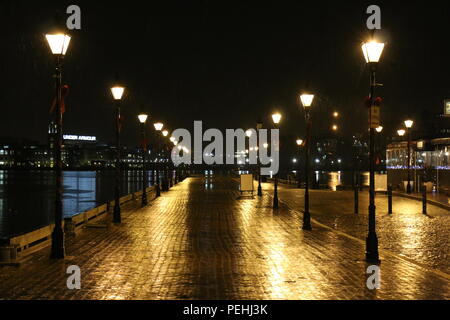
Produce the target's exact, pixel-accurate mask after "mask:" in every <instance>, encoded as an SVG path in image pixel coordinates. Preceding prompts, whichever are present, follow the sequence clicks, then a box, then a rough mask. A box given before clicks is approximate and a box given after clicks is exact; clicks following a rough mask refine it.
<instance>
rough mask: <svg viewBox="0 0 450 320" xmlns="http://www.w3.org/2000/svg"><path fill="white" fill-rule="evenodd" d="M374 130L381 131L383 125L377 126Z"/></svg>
mask: <svg viewBox="0 0 450 320" xmlns="http://www.w3.org/2000/svg"><path fill="white" fill-rule="evenodd" d="M375 130H376V132H378V133H381V131H383V127H382V126H378V127H376V128H375Z"/></svg>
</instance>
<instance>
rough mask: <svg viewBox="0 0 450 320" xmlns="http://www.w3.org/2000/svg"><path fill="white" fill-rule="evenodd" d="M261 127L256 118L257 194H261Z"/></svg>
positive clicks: (259, 121) (260, 122)
mask: <svg viewBox="0 0 450 320" xmlns="http://www.w3.org/2000/svg"><path fill="white" fill-rule="evenodd" d="M262 127H263V124H262V121H261V120H258V122H257V123H256V130H257V131H256V151H258V157H257V161H258V196H259V197H261V196H262V187H261V162H260V155H259V130H261V129H262Z"/></svg>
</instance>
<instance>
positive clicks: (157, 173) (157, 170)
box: [153, 122, 164, 197]
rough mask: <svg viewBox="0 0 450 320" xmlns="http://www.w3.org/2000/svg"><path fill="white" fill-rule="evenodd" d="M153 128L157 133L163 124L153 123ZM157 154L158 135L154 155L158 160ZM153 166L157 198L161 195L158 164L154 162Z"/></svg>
mask: <svg viewBox="0 0 450 320" xmlns="http://www.w3.org/2000/svg"><path fill="white" fill-rule="evenodd" d="M153 126H154V127H155V130H156V131H157V132H159V131H161V130H162V128H163V127H164V124H162V123H161V122H155V123H154V124H153ZM158 153H159V136H158V134H156V155H157V158H158ZM155 166H156V179H155V188H156V196H157V197H159V196H160V195H161V186H160V184H159V164H158V162H156V164H155Z"/></svg>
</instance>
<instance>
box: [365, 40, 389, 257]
mask: <svg viewBox="0 0 450 320" xmlns="http://www.w3.org/2000/svg"><path fill="white" fill-rule="evenodd" d="M361 49H362V51H363V54H364V58H365V60H366V63H367V64H368V66H369V68H370V95H369V115H370V138H369V158H370V160H369V161H370V179H369V180H370V186H369V232H368V235H367V238H366V261H368V262H376V263H377V262H379V261H380V259H379V255H378V238H377V234H376V228H375V224H376V220H375V210H376V208H375V154H374V153H375V152H374V151H375V144H374V137H375V128H376V127H377V126H378V125H377V124H376V123H375V122H376V121H373V120H375V117H374V116H375V112H376V109H375V107H374V101H375V99H374V94H375V87H376V85H377V83H376V80H375V73H376V68H377V65H378V62H379V60H380V57H381V54H382V52H383V49H384V43H379V42H377V41H370V42H366V43H364V44H363V45H362V47H361Z"/></svg>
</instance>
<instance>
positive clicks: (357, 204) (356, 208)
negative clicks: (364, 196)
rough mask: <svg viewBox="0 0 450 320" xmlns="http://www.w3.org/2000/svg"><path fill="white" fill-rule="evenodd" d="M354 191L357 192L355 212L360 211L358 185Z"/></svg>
mask: <svg viewBox="0 0 450 320" xmlns="http://www.w3.org/2000/svg"><path fill="white" fill-rule="evenodd" d="M353 189H354V192H355V213H358V208H359V193H358V192H359V190H358V185H355V187H354V188H353Z"/></svg>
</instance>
